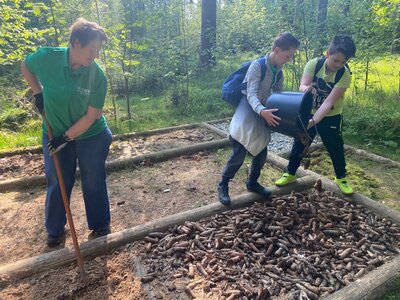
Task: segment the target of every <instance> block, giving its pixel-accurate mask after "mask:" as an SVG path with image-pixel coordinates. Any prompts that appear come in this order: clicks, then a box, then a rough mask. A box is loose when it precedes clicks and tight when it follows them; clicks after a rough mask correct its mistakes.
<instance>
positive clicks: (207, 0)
mask: <svg viewBox="0 0 400 300" xmlns="http://www.w3.org/2000/svg"><path fill="white" fill-rule="evenodd" d="M216 32H217V2H216V0H202V3H201V48H200V66H201V67H203V68H209V67H210V66H211V67H212V66H213V65H214V64H215V57H214V54H213V50H214V48H215V46H216Z"/></svg>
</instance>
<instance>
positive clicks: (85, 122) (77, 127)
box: [65, 106, 103, 139]
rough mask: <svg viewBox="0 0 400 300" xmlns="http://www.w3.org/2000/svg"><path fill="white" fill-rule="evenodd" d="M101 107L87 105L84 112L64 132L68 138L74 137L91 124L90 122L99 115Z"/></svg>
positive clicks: (101, 111)
mask: <svg viewBox="0 0 400 300" xmlns="http://www.w3.org/2000/svg"><path fill="white" fill-rule="evenodd" d="M102 114H103V110H102V109H98V108H94V107H92V106H88V109H87V112H86V114H85V115H84V116H83V117H81V118H80V119H79V120H78V121H76V122H75V123H74V125H72V126H71V127H70V128H69V129H68V130H67V131H66V132H65V134H66V135H67V137H68V138H70V139H75V138H77V137H78V136H80V135H81V134H82V133H84V132H85V131H86V130H88V129H89V128H90V126H92V124H93V123H94V122H95V121H96V120H97V119H99V118H100V117H101V115H102Z"/></svg>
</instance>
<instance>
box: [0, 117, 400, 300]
mask: <svg viewBox="0 0 400 300" xmlns="http://www.w3.org/2000/svg"><path fill="white" fill-rule="evenodd" d="M208 125H209V124H208ZM202 126H203V127H206V128H208V129H210V130H214V129H212V127H213V126H212V125H210V126H206V125H204V124H202ZM217 129H218V128H217ZM218 130H219V129H218ZM214 131H215V130H214ZM215 132H216V131H215ZM216 133H218V132H216ZM221 133H222V132H219V133H218V134H219V135H222V134H221ZM155 134H157V133H155ZM218 142H221V145H219V146H217V145H213V146H211V147H223V146H226V145H227V144H228V143H229V141H228V139H223V140H221V141H214V142H207V143H199V144H195V145H192V146H188V147H182V148H176V149H171V150H167V151H160V152H159V153H151V154H149V155H143V156H141V157H136V158H133V159H127V160H121V161H114V162H112V163H114V164H112V165H111V166H108V168H110V170H118V169H121V168H125V167H129V166H131V165H136V164H138V163H140V162H143V161H146V160H149V161H151V160H153V159H154V160H153V161H161V160H163V159H169V158H171V157H175V156H176V155H178V156H179V155H182V154H189V153H194V152H198V151H200V150H202V149H208V148H207V147H204V146H205V144H209V146H210V144H218ZM198 145H200V148H201V149H197V150H195V149H196V148H197V146H198ZM202 146H203V147H202ZM315 147H320V146H319V145H315ZM186 148H188V149H186ZM345 148H346V149H348V150H350V151H353V152H354V153H356V154H360V155H365V156H366V157H368V158H370V159H371V160H375V161H378V162H384V163H388V164H391V165H394V166H396V167H398V166H399V165H398V164H399V163H397V162H395V161H391V160H390V159H386V158H383V157H380V156H378V155H375V154H372V155H370V153H368V152H366V151H364V150H360V149H356V148H353V147H351V146H347V145H345ZM180 151H184V152H180ZM188 151H189V152H188ZM190 151H193V152H190ZM360 151H361V152H360ZM162 152H164V153H163V154H161V153H162ZM165 152H166V153H165ZM364 152H365V153H364ZM173 153H175V154H173ZM177 153H181V154H177ZM158 159H159V160H158ZM382 159H383V160H382ZM267 161H268V162H269V163H271V164H272V165H275V166H276V167H278V168H279V169H284V168H285V167H286V165H287V160H285V159H283V158H281V157H280V156H278V155H275V154H273V153H269V155H268V158H267ZM110 164H111V163H110ZM298 175H300V176H303V177H302V178H299V179H298V180H297V181H296V182H295V183H293V184H290V185H288V186H286V187H283V188H275V187H273V188H272V191H273V193H274V194H276V195H284V194H288V193H290V192H291V191H292V190H294V191H296V190H298V191H301V190H304V189H307V188H310V187H311V186H312V184H313V183H314V182H315V180H317V179H321V181H322V184H323V188H324V189H325V190H330V191H333V192H334V193H335V194H336V195H337V196H339V197H341V198H343V199H346V200H348V201H351V202H354V203H356V204H360V205H363V206H364V207H366V208H368V209H369V210H371V211H373V212H374V213H376V214H378V215H380V216H382V217H386V218H390V219H392V220H393V221H395V222H397V223H400V213H399V212H397V211H394V210H392V209H390V208H388V207H386V206H385V205H382V204H380V203H378V202H376V201H374V200H372V199H370V198H368V197H365V196H363V195H362V194H359V193H355V194H354V195H352V196H347V197H344V196H343V194H342V193H341V192H340V190H339V188H338V187H337V186H336V184H335V183H334V182H333V181H331V180H328V179H326V178H324V177H322V176H320V175H319V174H317V173H314V172H312V171H309V170H304V169H302V168H300V169H299V170H298ZM0 190H1V185H0ZM255 201H262V199H260V196H258V195H256V194H251V193H247V194H243V195H240V196H238V197H234V198H232V204H231V205H230V206H223V205H221V204H219V203H213V204H210V205H207V206H204V207H200V208H197V209H194V210H190V211H187V212H182V213H179V214H176V215H170V216H167V217H165V218H162V219H159V220H154V221H151V222H148V223H145V224H142V225H138V226H136V227H133V228H129V229H126V230H123V231H120V232H116V233H113V234H110V235H108V236H107V237H101V238H99V239H95V240H92V241H88V242H85V243H82V246H81V252H82V255H83V256H84V257H90V256H95V255H100V254H105V253H108V252H109V251H111V250H113V249H115V248H117V247H120V246H122V245H125V244H127V243H130V242H133V241H136V240H140V239H142V238H143V237H145V236H146V235H148V234H149V233H150V232H154V231H163V230H166V229H167V228H169V227H170V226H173V225H175V224H182V223H184V222H185V221H197V220H200V219H202V218H206V217H208V216H211V215H213V214H216V213H220V212H223V211H226V210H228V209H235V208H239V207H243V206H246V205H250V204H251V203H253V202H255ZM74 261H75V254H74V252H73V250H72V249H69V248H65V249H61V250H57V251H53V252H49V253H45V254H43V255H39V256H36V257H31V258H27V259H24V260H20V261H17V262H14V263H11V264H7V265H4V266H0V278H2V280H7V279H11V280H18V279H22V278H24V277H27V276H30V275H32V274H34V273H37V272H41V271H44V270H47V269H50V268H56V267H59V266H63V265H66V264H68V263H71V262H74ZM399 276H400V255H397V256H395V257H394V258H393V259H392V260H390V261H389V262H387V263H385V264H384V265H382V266H380V267H378V268H377V269H376V270H374V271H372V272H369V273H367V274H366V275H365V276H363V277H362V278H360V279H358V280H357V281H355V282H353V283H351V284H350V285H348V286H347V287H345V288H343V289H341V290H339V291H337V292H335V293H334V294H332V295H330V296H328V297H327V298H326V299H328V300H342V299H377V298H379V297H382V296H383V295H384V294H385V293H386V292H388V291H389V290H390V289H391V288H393V286H394V284H395V282H396V280H398V278H399ZM0 283H1V284H2V285H4V283H2V282H0ZM6 284H7V283H6Z"/></svg>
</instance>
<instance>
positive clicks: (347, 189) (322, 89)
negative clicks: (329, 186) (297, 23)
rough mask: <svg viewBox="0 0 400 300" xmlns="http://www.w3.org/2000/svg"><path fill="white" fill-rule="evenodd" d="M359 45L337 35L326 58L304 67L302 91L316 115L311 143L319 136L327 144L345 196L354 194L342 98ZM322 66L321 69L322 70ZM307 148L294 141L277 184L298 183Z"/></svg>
mask: <svg viewBox="0 0 400 300" xmlns="http://www.w3.org/2000/svg"><path fill="white" fill-rule="evenodd" d="M355 53H356V45H355V43H354V41H353V40H352V39H351V37H349V36H335V37H334V38H333V40H332V42H331V44H330V46H329V49H328V51H327V54H326V58H322V59H318V58H315V59H312V60H311V61H309V62H308V63H307V65H306V66H305V68H304V73H303V77H302V78H301V84H300V88H299V90H300V91H303V92H311V93H312V94H313V95H314V104H313V105H314V110H313V113H314V115H312V116H311V118H310V121H309V124H308V134H309V136H310V138H311V141H310V142H312V140H313V139H314V138H315V136H316V135H317V133H318V134H319V135H320V137H321V140H322V142H323V144H324V145H325V147H326V149H327V151H328V153H329V155H330V157H331V160H332V164H333V167H334V170H335V174H336V179H335V182H336V184H337V185H338V186H339V188H340V190H341V191H342V193H343V194H345V195H351V194H353V189H352V188H351V186H350V185H349V184H348V182H347V179H346V161H345V157H344V148H343V138H342V119H343V117H342V111H343V98H344V93H345V91H346V89H347V88H348V87H349V86H350V82H351V75H350V71H349V70H348V69H347V68H346V66H345V65H346V63H347V61H348V60H349V59H350V58H351V57H354V55H355ZM319 66H321V67H319ZM304 148H305V146H304V145H303V144H302V143H301V142H300V141H299V140H295V141H294V144H293V147H292V151H291V153H290V156H289V164H288V166H287V169H286V172H285V173H284V174H283V175H282V177H281V178H280V179H279V180H277V181H276V182H275V184H276V185H277V186H285V185H287V184H289V183H291V182H293V181H295V180H296V176H295V174H296V171H297V169H298V167H299V166H300V163H301V154H302V153H303V150H304Z"/></svg>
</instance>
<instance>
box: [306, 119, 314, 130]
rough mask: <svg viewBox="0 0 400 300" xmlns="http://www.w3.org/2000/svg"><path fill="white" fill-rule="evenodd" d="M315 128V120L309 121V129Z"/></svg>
mask: <svg viewBox="0 0 400 300" xmlns="http://www.w3.org/2000/svg"><path fill="white" fill-rule="evenodd" d="M314 126H315V122H314V119H310V120H308V126H307V129H310V128H312V127H314Z"/></svg>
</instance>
